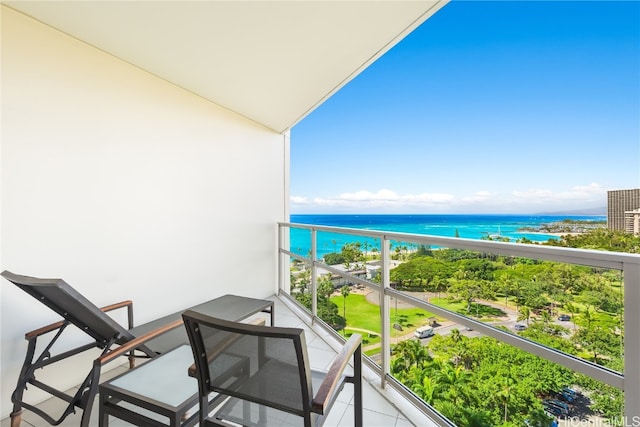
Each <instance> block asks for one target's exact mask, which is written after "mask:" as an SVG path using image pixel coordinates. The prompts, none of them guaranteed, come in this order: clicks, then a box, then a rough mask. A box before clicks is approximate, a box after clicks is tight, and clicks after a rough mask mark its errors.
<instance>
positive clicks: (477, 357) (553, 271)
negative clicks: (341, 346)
mask: <svg viewBox="0 0 640 427" xmlns="http://www.w3.org/2000/svg"><path fill="white" fill-rule="evenodd" d="M545 244H547V245H554V246H566V247H574V248H589V249H599V250H609V251H622V252H629V253H638V252H639V251H640V237H633V236H631V235H629V234H626V233H622V232H614V231H610V230H606V229H600V228H599V229H594V230H591V231H588V232H585V233H583V234H580V235H577V236H564V237H563V238H562V239H561V240H550V241H549V242H547V243H545ZM399 247H400V248H402V249H406V247H401V246H399ZM357 252H358V245H354V244H351V245H349V246H348V247H345V248H344V249H343V252H342V253H341V254H336V256H335V257H334V258H338V257H339V258H341V260H342V261H343V262H345V261H346V262H349V263H351V264H352V265H353V264H355V263H358V262H363V260H364V256H362V255H358V254H357ZM338 255H339V256H338ZM395 255H396V256H397V257H403V258H404V259H405V260H406V261H405V262H403V263H402V264H400V265H398V266H397V267H396V268H394V269H393V270H392V271H391V282H392V286H394V287H396V288H397V289H400V290H406V291H421V292H433V293H435V294H436V295H442V296H443V297H445V298H446V299H447V300H450V301H460V302H461V306H462V307H464V308H463V311H464V314H466V315H469V316H473V315H474V311H473V309H472V308H473V307H474V306H475V307H476V308H477V307H478V303H481V302H482V301H497V302H500V304H504V306H505V307H510V308H511V309H515V310H517V312H518V313H519V316H518V320H521V321H522V322H526V324H527V325H528V326H529V327H528V328H527V329H526V330H524V331H522V332H520V334H521V335H523V336H525V337H527V338H529V339H531V340H533V341H536V342H539V343H541V344H544V345H547V346H550V347H554V348H557V349H559V350H562V351H564V352H567V353H569V354H572V355H576V356H579V357H582V358H584V359H588V360H591V361H593V362H594V363H597V364H600V365H603V366H607V367H609V368H611V369H614V370H618V371H621V370H622V366H623V363H622V348H623V330H624V327H623V304H622V301H623V292H624V290H623V288H622V283H621V274H620V272H618V271H608V270H601V269H594V268H590V267H585V266H576V265H568V264H561V263H557V262H549V261H536V260H531V259H524V258H518V257H505V256H498V255H493V254H484V253H477V252H472V251H466V250H456V249H442V248H441V249H438V250H432V249H431V248H429V247H424V246H423V247H418V248H416V250H413V251H406V250H404V251H403V250H396V253H395ZM323 280H324V282H322V284H321V286H320V287H321V288H322V290H321V291H319V294H320V295H319V301H318V307H319V311H320V310H322V312H323V314H321V317H322V318H323V319H325V320H326V321H328V322H329V323H330V324H332V325H333V326H334V327H335V328H336V329H341V328H344V327H345V325H347V323H348V326H350V327H357V326H358V325H354V324H352V323H351V322H347V320H348V313H346V312H344V313H342V316H340V313H338V308H337V306H335V304H333V303H332V302H331V301H330V296H331V294H332V292H333V285H332V284H331V281H330V280H329V279H323ZM292 283H295V284H297V287H296V289H295V291H296V292H295V295H297V298H299V299H300V300H301V301H302V302H303V303H304V304H305V305H307V307H310V297H309V296H308V292H306V291H305V289H307V285H308V283H309V282H308V281H307V280H306V279H305V277H304V276H303V275H298V276H297V277H292ZM345 288H348V287H347V286H345ZM347 294H348V293H347ZM343 295H344V294H343ZM436 300H438V298H436V299H434V301H436ZM332 305H333V306H335V308H332ZM560 313H563V314H569V315H570V316H571V317H570V318H571V321H570V322H567V326H566V327H564V326H561V325H559V324H558V323H556V322H553V320H554V319H555V318H556V317H557V316H558V315H559V314H560ZM325 316H327V317H325ZM481 320H482V319H481ZM393 355H394V358H393V360H392V366H391V371H392V374H393V375H395V376H396V378H398V380H400V381H401V382H403V383H404V384H405V385H406V386H407V387H409V388H410V389H411V390H413V391H414V392H415V393H416V394H417V395H418V396H420V397H421V398H423V399H424V400H425V401H426V402H427V403H429V404H431V405H432V406H434V407H435V408H436V409H437V410H439V411H440V412H441V413H442V414H443V415H445V416H447V417H448V418H450V419H451V420H453V421H454V422H455V423H456V424H457V425H459V426H502V427H511V426H521V425H524V424H523V423H524V422H525V420H528V422H529V423H530V425H539V426H546V425H549V423H548V417H547V415H545V412H544V410H543V406H542V403H541V402H542V399H544V398H545V397H548V396H550V395H553V393H555V392H556V391H558V390H560V389H561V388H562V387H576V386H578V387H579V388H581V389H582V390H583V391H584V392H585V394H586V395H588V396H589V398H590V400H591V406H590V408H591V410H593V411H595V412H597V413H598V414H600V415H602V416H604V417H605V418H608V419H612V420H613V419H620V418H619V417H620V415H621V414H622V406H623V396H622V393H621V392H620V391H619V390H617V389H615V388H612V387H609V386H605V385H604V384H602V383H599V382H597V381H595V380H592V379H590V378H586V377H584V376H582V375H579V374H576V373H574V372H571V371H569V370H567V369H565V368H562V367H560V366H558V365H555V364H553V363H551V362H548V361H546V360H544V359H540V358H538V357H536V356H533V355H531V354H530V353H527V352H524V351H522V350H519V349H517V348H515V347H512V346H509V345H506V344H503V343H500V342H498V341H496V340H494V339H492V338H489V337H481V338H468V337H465V336H463V335H462V334H461V333H460V332H459V331H457V330H454V331H453V333H452V334H451V335H449V336H440V335H436V336H435V337H433V338H432V339H431V340H430V342H429V344H428V345H427V346H422V345H421V343H420V341H417V340H406V341H402V342H400V343H399V344H398V345H397V346H396V347H395V348H394V350H393ZM461 408H462V409H461Z"/></svg>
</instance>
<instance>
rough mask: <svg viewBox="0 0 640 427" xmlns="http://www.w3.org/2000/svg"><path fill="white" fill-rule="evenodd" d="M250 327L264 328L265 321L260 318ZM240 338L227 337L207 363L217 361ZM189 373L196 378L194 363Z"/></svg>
mask: <svg viewBox="0 0 640 427" xmlns="http://www.w3.org/2000/svg"><path fill="white" fill-rule="evenodd" d="M247 324H248V325H256V326H264V325H265V320H264V319H263V318H262V317H260V318H257V319H254V320H252V321H250V322H248V323H247ZM238 338H239V337H237V336H229V337H227V339H225V340H224V341H222V342H220V343H218V345H216V348H215V349H214V350H213V351H212V352H211V353H209V354H207V362H211V361H212V360H213V359H215V358H216V357H218V356H219V355H220V353H222V352H223V351H224V350H225V349H226V348H227V347H228V346H230V345H231V344H233V342H234V341H236V340H237V339H238ZM187 373H188V375H189V376H190V377H195V376H196V364H195V363H193V364H192V365H191V366H189V369H188V370H187Z"/></svg>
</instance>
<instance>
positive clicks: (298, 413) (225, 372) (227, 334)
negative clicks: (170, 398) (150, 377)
mask: <svg viewBox="0 0 640 427" xmlns="http://www.w3.org/2000/svg"><path fill="white" fill-rule="evenodd" d="M182 316H183V318H184V324H185V327H186V329H187V334H188V335H189V342H190V343H191V349H192V351H193V356H194V360H195V370H192V372H190V375H192V376H195V377H196V378H197V379H198V394H199V408H200V410H199V414H200V423H199V425H200V427H209V426H235V425H242V426H256V427H258V426H266V427H269V426H274V425H278V426H285V425H287V426H291V425H299V426H305V427H316V426H320V425H322V423H323V422H324V421H325V420H326V416H327V415H328V413H329V411H330V410H331V407H332V405H333V403H334V402H335V400H336V398H337V396H338V395H339V393H340V392H341V391H342V388H343V386H344V384H345V383H351V384H353V387H354V389H353V390H354V398H353V402H354V403H353V406H354V425H355V426H356V427H362V422H363V421H362V338H361V336H360V335H358V334H353V335H352V336H351V338H349V340H348V341H347V342H346V343H345V345H344V347H343V348H342V350H341V352H340V353H339V354H338V355H337V356H336V357H335V358H334V360H333V362H332V364H331V367H330V368H329V370H328V371H327V372H321V371H315V370H312V369H311V368H310V366H309V359H308V356H307V349H306V342H305V335H304V330H303V329H298V328H283V327H276V326H260V325H251V324H246V323H237V322H229V321H226V320H222V319H218V318H215V317H211V316H207V315H204V314H201V313H196V312H193V311H186V312H185V313H183V315H182ZM241 360H247V361H248V362H249V363H248V366H245V367H243V368H242V369H235V368H233V367H234V366H237V363H233V362H234V361H238V362H239V361H241ZM350 362H353V367H352V369H353V374H348V373H346V372H345V370H346V368H347V366H348V364H349V363H350ZM212 392H213V393H218V396H219V397H221V398H222V399H220V400H223V403H222V404H221V405H219V406H218V407H217V408H211V402H210V399H209V397H210V395H211V393H212Z"/></svg>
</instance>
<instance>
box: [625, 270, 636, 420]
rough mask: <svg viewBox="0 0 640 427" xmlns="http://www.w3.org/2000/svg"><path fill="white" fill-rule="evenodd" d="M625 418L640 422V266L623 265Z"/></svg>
mask: <svg viewBox="0 0 640 427" xmlns="http://www.w3.org/2000/svg"><path fill="white" fill-rule="evenodd" d="M623 274H624V276H623V289H624V415H625V417H626V419H625V420H622V421H624V422H623V424H622V425H636V423H640V364H639V363H638V361H639V360H640V309H638V307H640V265H638V264H631V263H624V264H623Z"/></svg>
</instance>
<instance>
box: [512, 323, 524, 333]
mask: <svg viewBox="0 0 640 427" xmlns="http://www.w3.org/2000/svg"><path fill="white" fill-rule="evenodd" d="M513 329H515V330H516V331H524V330H525V329H527V327H526V326H525V325H522V324H520V323H516V325H515V326H514V327H513Z"/></svg>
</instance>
